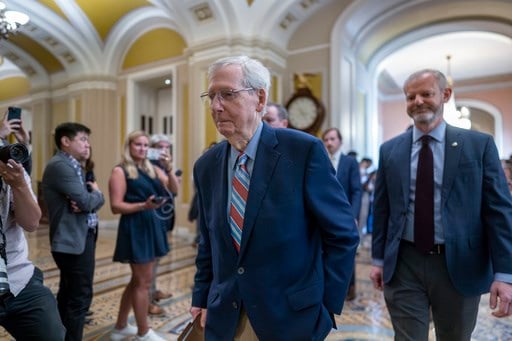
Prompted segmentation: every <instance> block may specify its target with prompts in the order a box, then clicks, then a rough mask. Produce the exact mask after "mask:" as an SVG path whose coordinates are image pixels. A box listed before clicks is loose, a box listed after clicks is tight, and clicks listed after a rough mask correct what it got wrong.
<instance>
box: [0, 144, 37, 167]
mask: <svg viewBox="0 0 512 341" xmlns="http://www.w3.org/2000/svg"><path fill="white" fill-rule="evenodd" d="M29 157H30V153H29V152H28V149H27V147H26V146H25V145H24V144H21V143H14V144H8V145H6V146H3V147H0V161H2V162H3V163H7V160H9V159H13V160H14V161H16V162H18V163H23V162H25V161H27V160H28V159H29Z"/></svg>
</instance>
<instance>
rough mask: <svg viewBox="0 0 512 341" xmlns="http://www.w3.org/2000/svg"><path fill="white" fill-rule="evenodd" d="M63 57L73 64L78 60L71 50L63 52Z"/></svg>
mask: <svg viewBox="0 0 512 341" xmlns="http://www.w3.org/2000/svg"><path fill="white" fill-rule="evenodd" d="M61 56H62V58H64V59H65V60H66V62H68V63H69V64H72V63H74V62H76V59H75V57H74V56H73V55H72V54H71V53H70V52H65V53H63V54H61Z"/></svg>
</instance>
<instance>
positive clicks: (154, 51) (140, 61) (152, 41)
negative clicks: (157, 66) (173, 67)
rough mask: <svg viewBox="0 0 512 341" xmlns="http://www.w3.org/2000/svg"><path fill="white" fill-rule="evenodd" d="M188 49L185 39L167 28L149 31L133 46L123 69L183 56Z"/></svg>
mask: <svg viewBox="0 0 512 341" xmlns="http://www.w3.org/2000/svg"><path fill="white" fill-rule="evenodd" d="M186 47H187V45H186V44H185V41H184V40H183V38H182V37H181V36H180V35H179V34H178V33H177V32H175V31H172V30H169V29H167V28H159V29H155V30H152V31H149V32H147V33H145V34H144V35H142V36H141V37H140V38H139V39H137V40H136V41H135V42H134V43H133V44H132V46H131V47H130V49H129V50H128V52H127V53H126V56H125V58H124V62H123V66H122V69H123V70H125V69H128V68H131V67H134V66H138V65H144V64H148V63H152V62H155V61H158V60H162V59H167V58H172V57H176V56H181V55H183V50H184V49H185V48H186Z"/></svg>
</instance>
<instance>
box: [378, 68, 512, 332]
mask: <svg viewBox="0 0 512 341" xmlns="http://www.w3.org/2000/svg"><path fill="white" fill-rule="evenodd" d="M403 90H404V94H405V101H406V105H407V114H408V115H409V117H411V118H412V119H413V121H414V126H413V127H412V128H411V129H409V130H407V131H406V132H404V133H402V134H400V135H398V136H397V137H395V138H393V139H391V140H389V141H387V142H385V143H383V144H382V145H381V147H380V156H379V168H378V171H377V179H376V183H375V199H374V220H373V241H372V243H373V245H372V258H373V260H372V262H373V266H372V269H371V273H370V278H371V280H372V282H373V285H374V287H375V288H377V289H379V290H383V291H384V298H385V300H386V305H387V308H388V310H389V313H390V316H391V321H392V324H393V329H394V330H395V339H396V340H428V335H429V312H430V310H431V311H432V319H433V322H434V327H435V335H436V339H437V340H441V341H448V340H450V341H451V340H467V341H469V340H470V339H471V334H472V332H473V329H474V328H475V324H476V321H477V313H478V306H479V302H480V296H481V294H483V293H486V292H489V291H490V297H489V306H490V309H491V310H493V312H492V314H493V315H494V316H496V317H505V316H511V315H512V262H511V261H510V260H511V255H512V199H511V197H510V193H509V191H508V187H507V183H506V179H505V176H504V174H503V170H502V167H501V165H500V160H499V157H498V151H497V149H496V145H495V144H494V141H493V139H492V137H491V136H489V135H487V134H483V133H480V132H477V131H473V130H465V129H460V128H456V127H453V126H450V125H448V124H446V122H445V121H444V119H443V106H444V104H445V103H446V102H448V100H449V98H450V96H451V95H452V89H451V88H450V87H449V85H448V83H447V81H446V77H445V76H444V75H443V74H442V73H441V72H439V71H437V70H431V69H424V70H420V71H417V72H415V73H413V74H411V75H410V76H409V77H408V78H407V79H406V81H405V83H404V87H403Z"/></svg>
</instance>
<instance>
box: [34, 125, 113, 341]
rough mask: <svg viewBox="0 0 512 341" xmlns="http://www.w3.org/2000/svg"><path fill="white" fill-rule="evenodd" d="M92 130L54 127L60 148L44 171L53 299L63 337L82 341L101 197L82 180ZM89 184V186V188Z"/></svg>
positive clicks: (89, 302) (58, 147)
mask: <svg viewBox="0 0 512 341" xmlns="http://www.w3.org/2000/svg"><path fill="white" fill-rule="evenodd" d="M90 133H91V130H90V129H89V128H88V127H86V126H85V125H83V124H80V123H76V122H66V123H62V124H60V125H58V126H57V127H56V128H55V145H56V147H57V149H58V152H57V153H56V154H55V155H54V156H53V157H52V158H51V159H50V161H48V164H47V165H46V168H45V169H44V173H43V179H42V190H43V196H44V200H45V202H46V205H47V207H48V216H49V225H50V245H51V250H52V256H53V259H54V260H55V264H56V265H57V267H58V268H59V270H60V281H59V292H58V293H57V302H58V307H59V312H60V317H61V319H62V322H63V323H64V326H65V327H66V340H81V339H82V334H83V329H84V323H85V316H86V313H87V312H88V311H89V307H90V306H91V302H92V290H93V278H94V267H95V253H96V234H97V232H98V216H97V214H96V212H97V211H98V210H99V209H100V208H101V207H102V206H103V204H104V203H105V198H104V197H103V194H102V193H101V191H100V189H99V187H98V184H97V183H96V182H95V181H88V182H86V179H85V176H84V173H83V171H82V165H81V162H85V161H86V160H87V159H88V158H89V157H90V152H91V151H90V144H89V135H90ZM87 185H89V186H91V188H92V191H91V192H89V191H88V189H87Z"/></svg>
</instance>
